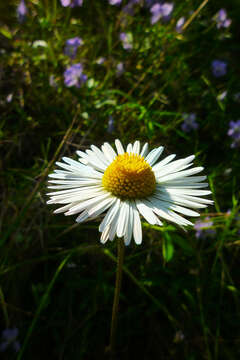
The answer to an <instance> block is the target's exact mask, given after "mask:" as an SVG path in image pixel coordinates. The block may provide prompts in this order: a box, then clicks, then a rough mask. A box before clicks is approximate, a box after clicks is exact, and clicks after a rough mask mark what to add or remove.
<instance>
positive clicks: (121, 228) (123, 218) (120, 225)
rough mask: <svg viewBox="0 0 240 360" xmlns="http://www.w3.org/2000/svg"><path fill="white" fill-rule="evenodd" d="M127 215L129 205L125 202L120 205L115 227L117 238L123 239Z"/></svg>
mask: <svg viewBox="0 0 240 360" xmlns="http://www.w3.org/2000/svg"><path fill="white" fill-rule="evenodd" d="M128 214H129V205H128V204H127V203H126V202H123V203H122V207H121V210H120V214H119V220H118V226H117V237H119V238H121V237H123V235H124V233H125V228H126V222H127V218H128Z"/></svg>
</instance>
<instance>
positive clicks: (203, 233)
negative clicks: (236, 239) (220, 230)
mask: <svg viewBox="0 0 240 360" xmlns="http://www.w3.org/2000/svg"><path fill="white" fill-rule="evenodd" d="M212 226H213V222H212V221H211V220H210V217H208V216H207V217H206V218H205V219H202V220H197V221H196V222H195V224H194V229H195V230H196V238H197V239H206V238H208V237H214V236H215V235H216V230H215V229H211V227H212Z"/></svg>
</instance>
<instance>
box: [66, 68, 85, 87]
mask: <svg viewBox="0 0 240 360" xmlns="http://www.w3.org/2000/svg"><path fill="white" fill-rule="evenodd" d="M86 81H87V75H85V74H83V66H82V64H81V63H78V64H74V65H71V66H69V67H68V68H67V69H66V70H65V72H64V84H65V85H66V86H67V87H71V86H76V87H77V88H80V87H81V85H82V84H84V83H85V82H86Z"/></svg>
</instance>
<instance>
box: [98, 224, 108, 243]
mask: <svg viewBox="0 0 240 360" xmlns="http://www.w3.org/2000/svg"><path fill="white" fill-rule="evenodd" d="M109 231H110V225H108V226H106V227H105V229H104V230H103V233H102V235H101V238H100V241H101V243H102V244H105V243H106V242H107V240H108V238H109Z"/></svg>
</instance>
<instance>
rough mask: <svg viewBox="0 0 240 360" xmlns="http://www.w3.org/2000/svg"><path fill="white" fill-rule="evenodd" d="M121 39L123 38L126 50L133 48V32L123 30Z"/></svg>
mask: <svg viewBox="0 0 240 360" xmlns="http://www.w3.org/2000/svg"><path fill="white" fill-rule="evenodd" d="M119 39H120V40H121V42H122V45H123V48H124V49H125V50H131V49H132V48H133V44H132V42H133V39H132V34H131V33H125V32H121V33H120V35H119Z"/></svg>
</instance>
